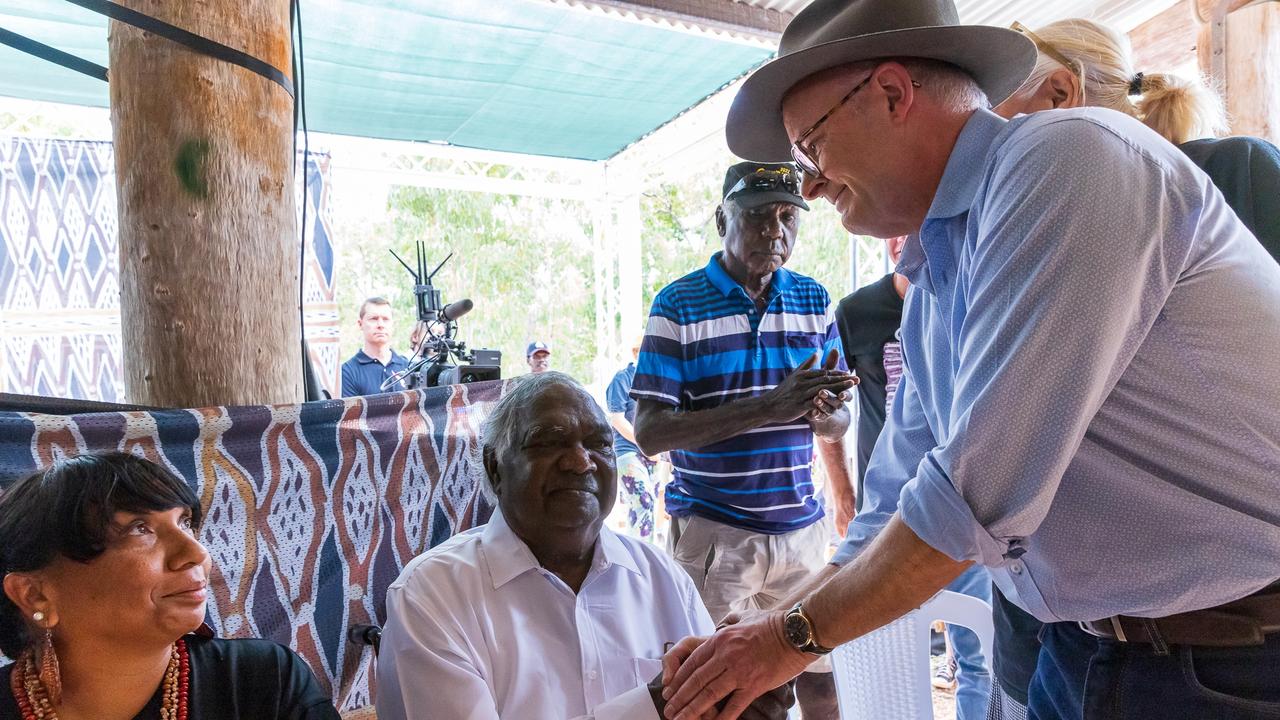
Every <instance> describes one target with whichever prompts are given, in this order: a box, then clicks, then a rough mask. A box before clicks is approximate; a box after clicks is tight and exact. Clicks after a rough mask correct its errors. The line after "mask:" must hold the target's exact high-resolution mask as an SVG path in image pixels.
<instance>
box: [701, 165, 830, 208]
mask: <svg viewBox="0 0 1280 720" xmlns="http://www.w3.org/2000/svg"><path fill="white" fill-rule="evenodd" d="M721 197H722V198H723V199H724V200H729V199H731V198H732V199H733V201H734V202H735V203H737V204H738V206H739V207H741V208H743V209H744V210H749V209H751V208H754V207H760V206H761V205H768V204H769V203H776V202H784V203H791V204H792V205H795V206H796V207H799V208H803V209H805V210H808V209H809V204H808V203H806V202H805V201H804V198H803V197H800V173H799V172H797V171H796V167H795V165H792V164H791V163H755V162H740V163H738V164H736V165H731V166H730V167H729V170H728V171H727V172H726V173H725V174H724V188H723V191H722V193H721Z"/></svg>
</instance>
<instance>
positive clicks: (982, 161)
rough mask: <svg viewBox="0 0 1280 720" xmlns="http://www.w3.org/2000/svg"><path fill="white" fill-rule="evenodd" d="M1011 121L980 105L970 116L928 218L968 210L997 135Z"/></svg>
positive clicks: (980, 181) (937, 218) (950, 215)
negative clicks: (980, 107) (981, 107)
mask: <svg viewBox="0 0 1280 720" xmlns="http://www.w3.org/2000/svg"><path fill="white" fill-rule="evenodd" d="M1007 122H1008V121H1006V120H1005V119H1004V118H1002V117H1000V116H999V115H996V114H995V113H993V112H991V111H990V110H985V109H980V110H978V111H976V112H974V113H973V115H971V116H970V117H969V120H968V121H967V122H966V123H965V124H964V128H963V129H962V130H961V131H960V136H959V137H957V138H956V144H955V146H954V147H953V148H952V149H951V157H950V158H949V159H948V160H947V168H946V170H944V171H943V172H942V180H941V181H940V182H939V183H938V190H937V192H935V193H934V195H933V204H932V205H930V206H929V213H928V214H927V215H925V222H928V221H929V220H939V219H943V218H949V217H955V216H956V215H959V214H960V213H963V212H966V211H968V210H969V207H970V206H971V205H973V199H974V197H976V196H977V194H978V186H979V185H981V184H982V178H983V176H984V175H985V174H986V166H987V156H988V154H989V151H990V149H991V144H992V143H993V142H995V139H996V136H997V135H999V134H1000V133H1001V131H1003V130H1004V126H1005V124H1006V123H1007Z"/></svg>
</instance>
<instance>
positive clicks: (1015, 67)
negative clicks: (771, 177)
mask: <svg viewBox="0 0 1280 720" xmlns="http://www.w3.org/2000/svg"><path fill="white" fill-rule="evenodd" d="M891 57H918V58H928V59H931V60H941V61H943V62H948V63H951V64H952V65H955V66H957V67H959V68H961V69H962V70H965V71H966V72H968V73H969V74H970V75H972V76H973V79H974V80H975V81H977V83H978V86H979V87H981V88H982V90H983V92H985V93H986V94H987V99H988V100H989V101H990V102H991V104H992V105H993V106H994V105H998V104H1000V103H1001V102H1002V101H1004V100H1005V99H1006V98H1008V97H1009V96H1010V95H1012V94H1013V92H1014V91H1015V90H1017V89H1018V88H1019V87H1020V86H1021V85H1022V83H1023V81H1025V80H1026V79H1027V77H1028V76H1029V75H1030V74H1031V70H1032V69H1033V68H1034V67H1035V64H1036V46H1035V44H1033V43H1032V42H1031V41H1030V40H1028V39H1027V38H1026V37H1024V36H1023V35H1022V34H1021V33H1018V32H1015V31H1013V30H1008V29H1005V28H998V27H992V26H989V25H961V24H960V20H959V16H958V15H957V14H956V6H955V3H953V2H952V0H815V1H814V2H813V3H812V4H811V5H809V6H808V7H806V8H805V9H804V10H802V11H801V12H800V13H799V14H798V15H796V17H795V19H794V20H792V21H791V24H789V25H787V29H786V30H785V31H784V32H783V33H782V41H781V43H780V44H779V46H778V57H777V58H775V59H774V60H772V61H770V62H769V63H767V64H766V65H764V66H763V67H761V68H760V69H759V70H757V71H755V73H753V74H752V75H751V77H749V78H747V81H746V82H745V83H743V85H742V88H741V89H740V90H739V91H738V95H737V97H735V98H734V99H733V105H732V106H731V107H730V108H729V118H728V122H727V123H726V126H725V135H726V138H727V140H728V142H729V149H730V150H732V151H733V152H734V154H736V155H738V156H739V157H743V158H748V159H750V160H755V161H758V162H784V161H787V160H790V159H791V140H790V138H788V137H787V131H786V129H785V128H783V126H782V97H783V95H785V94H786V93H787V91H788V90H790V89H791V88H793V87H795V85H796V83H798V82H800V81H801V80H803V79H805V78H806V77H809V76H810V75H812V74H814V73H816V72H821V71H822V70H827V69H829V68H833V67H837V66H840V65H846V64H848V63H852V62H858V61H861V60H874V59H877V58H891Z"/></svg>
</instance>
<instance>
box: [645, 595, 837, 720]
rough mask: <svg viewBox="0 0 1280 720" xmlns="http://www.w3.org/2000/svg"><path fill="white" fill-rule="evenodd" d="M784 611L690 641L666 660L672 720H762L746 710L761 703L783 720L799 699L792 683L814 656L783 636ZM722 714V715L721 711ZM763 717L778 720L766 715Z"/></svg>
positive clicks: (667, 711)
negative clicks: (792, 703)
mask: <svg viewBox="0 0 1280 720" xmlns="http://www.w3.org/2000/svg"><path fill="white" fill-rule="evenodd" d="M782 617H783V613H782V612H781V611H774V612H767V613H759V614H756V615H752V616H751V617H749V618H746V619H743V620H742V621H741V622H739V623H737V624H735V625H729V626H727V627H723V628H721V629H720V630H719V631H717V632H716V634H715V635H712V636H711V637H708V638H685V639H684V640H682V641H680V642H679V643H677V644H676V646H675V647H674V648H672V649H671V651H670V652H668V653H667V655H666V657H664V658H663V661H662V670H663V679H664V680H666V683H664V684H665V687H664V689H663V693H662V694H663V696H664V697H665V698H666V707H665V708H661V709H660V712H662V714H663V717H664V718H667V720H696V719H698V718H705V717H708V715H707V713H713V714H711V715H710V716H709V717H713V718H716V719H717V720H735V719H736V718H753V719H754V718H757V717H761V716H758V715H753V714H749V713H748V712H747V711H748V710H749V709H751V708H754V707H755V703H754V702H753V701H755V700H756V699H757V698H759V699H760V700H761V701H764V703H765V705H766V707H767V709H769V710H778V709H779V704H780V703H781V701H782V700H786V704H785V705H783V706H781V712H782V713H783V715H779V716H777V717H783V716H785V713H786V708H788V707H790V705H791V702H792V701H793V700H794V699H795V696H794V693H793V691H792V690H791V683H790V682H789V681H790V680H791V679H792V678H794V677H795V676H796V675H799V674H800V673H801V672H802V671H803V670H804V669H805V668H806V667H808V666H809V663H811V662H813V660H814V656H812V655H809V654H808V653H804V652H801V651H799V650H796V649H795V648H793V647H792V646H791V644H790V643H788V642H787V641H786V638H785V637H784V635H783V633H782ZM717 711H718V712H717ZM763 717H773V716H771V715H765V716H763Z"/></svg>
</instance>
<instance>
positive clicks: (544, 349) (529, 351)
mask: <svg viewBox="0 0 1280 720" xmlns="http://www.w3.org/2000/svg"><path fill="white" fill-rule="evenodd" d="M524 359H525V362H527V363H529V372H531V373H533V374H534V375H537V374H538V373H544V372H546V371H548V370H550V369H551V346H550V345H548V344H546V343H545V342H543V341H541V340H534V341H533V342H531V343H529V347H527V348H525V351H524Z"/></svg>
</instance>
